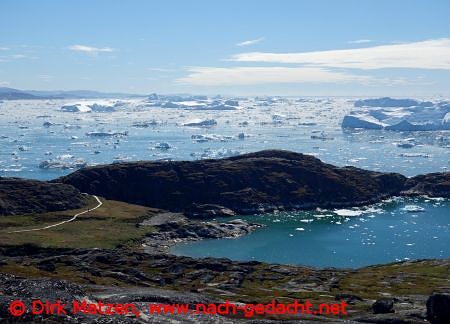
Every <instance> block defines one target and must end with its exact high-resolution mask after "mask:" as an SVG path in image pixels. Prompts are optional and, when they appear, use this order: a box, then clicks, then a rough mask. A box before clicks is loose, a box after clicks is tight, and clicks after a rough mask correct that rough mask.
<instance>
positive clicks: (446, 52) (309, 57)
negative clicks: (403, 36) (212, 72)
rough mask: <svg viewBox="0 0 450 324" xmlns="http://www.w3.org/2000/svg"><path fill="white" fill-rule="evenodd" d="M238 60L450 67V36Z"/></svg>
mask: <svg viewBox="0 0 450 324" xmlns="http://www.w3.org/2000/svg"><path fill="white" fill-rule="evenodd" d="M231 60H232V61H238V62H270V63H295V64H304V65H308V66H315V67H334V68H356V69H384V68H408V69H443V70H449V69H450V39H448V38H442V39H435V40H427V41H421V42H413V43H404V44H391V45H381V46H373V47H365V48H357V49H345V50H328V51H317V52H302V53H258V52H253V53H241V54H237V55H234V56H232V57H231Z"/></svg>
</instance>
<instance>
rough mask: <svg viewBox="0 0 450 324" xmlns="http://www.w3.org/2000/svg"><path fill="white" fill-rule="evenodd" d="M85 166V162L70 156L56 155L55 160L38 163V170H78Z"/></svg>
mask: <svg viewBox="0 0 450 324" xmlns="http://www.w3.org/2000/svg"><path fill="white" fill-rule="evenodd" d="M86 166H87V163H86V161H85V160H83V159H81V158H75V157H74V156H73V155H70V154H63V155H58V156H57V157H56V158H55V159H52V160H45V161H42V162H41V163H39V168H40V169H80V168H84V167H86Z"/></svg>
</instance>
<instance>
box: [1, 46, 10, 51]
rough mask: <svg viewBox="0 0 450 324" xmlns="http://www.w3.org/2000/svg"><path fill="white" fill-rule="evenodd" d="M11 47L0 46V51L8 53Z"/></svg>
mask: <svg viewBox="0 0 450 324" xmlns="http://www.w3.org/2000/svg"><path fill="white" fill-rule="evenodd" d="M8 50H9V47H5V46H0V51H8Z"/></svg>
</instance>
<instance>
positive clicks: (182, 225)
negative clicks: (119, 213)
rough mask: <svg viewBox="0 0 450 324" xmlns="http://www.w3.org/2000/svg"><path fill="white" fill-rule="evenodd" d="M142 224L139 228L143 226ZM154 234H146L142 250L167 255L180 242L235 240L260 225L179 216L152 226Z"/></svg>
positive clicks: (239, 221)
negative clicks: (204, 220) (207, 220)
mask: <svg viewBox="0 0 450 324" xmlns="http://www.w3.org/2000/svg"><path fill="white" fill-rule="evenodd" d="M145 225H146V223H145V222H143V223H142V224H141V226H145ZM152 226H153V227H154V228H155V229H156V231H155V232H153V233H151V234H148V235H147V237H146V239H145V243H144V248H145V251H146V252H147V253H149V254H155V253H168V252H169V249H170V247H172V246H174V245H175V244H178V243H180V242H186V241H198V240H202V239H219V238H236V237H239V236H243V235H246V234H249V233H251V232H253V231H255V230H257V229H258V228H261V227H262V225H260V224H255V223H248V222H246V221H244V220H241V219H235V220H231V221H229V222H226V223H216V222H200V221H192V220H189V219H186V218H185V217H184V216H182V215H179V216H178V217H177V219H176V220H172V221H167V222H164V223H161V224H152Z"/></svg>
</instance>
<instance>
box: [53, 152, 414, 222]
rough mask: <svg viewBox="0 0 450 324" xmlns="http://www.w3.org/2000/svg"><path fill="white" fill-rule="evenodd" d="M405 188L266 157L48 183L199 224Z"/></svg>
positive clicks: (314, 162)
mask: <svg viewBox="0 0 450 324" xmlns="http://www.w3.org/2000/svg"><path fill="white" fill-rule="evenodd" d="M406 180H407V178H406V177H404V176H402V175H400V174H396V173H380V172H373V171H367V170H363V169H358V168H355V167H336V166H333V165H330V164H326V163H323V162H322V161H320V160H319V159H317V158H315V157H313V156H309V155H304V154H300V153H294V152H289V151H280V150H267V151H261V152H256V153H250V154H245V155H241V156H237V157H232V158H227V159H220V160H200V161H171V162H162V161H158V162H150V161H146V162H130V163H121V164H112V165H103V166H95V167H88V168H85V169H82V170H79V171H76V172H74V173H72V174H70V175H68V176H65V177H62V178H59V179H57V180H55V181H57V182H62V183H65V184H70V185H73V186H74V187H76V188H78V189H79V190H80V191H83V192H87V193H90V194H95V195H100V196H103V197H105V198H107V199H114V200H121V201H126V202H130V203H135V204H140V205H145V206H151V207H157V208H163V209H166V210H170V211H177V212H185V213H187V214H188V215H189V214H191V215H205V216H207V215H209V214H212V215H219V214H222V213H224V212H225V213H226V214H229V213H230V212H231V213H232V212H236V213H240V214H249V213H255V212H261V211H270V210H274V209H294V208H303V209H305V208H315V207H325V208H327V207H328V208H330V207H343V206H356V205H363V204H368V203H373V202H375V201H378V200H380V199H382V198H385V197H388V196H392V195H397V194H399V193H400V192H401V191H402V189H403V187H404V183H405V181H406Z"/></svg>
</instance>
